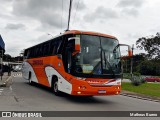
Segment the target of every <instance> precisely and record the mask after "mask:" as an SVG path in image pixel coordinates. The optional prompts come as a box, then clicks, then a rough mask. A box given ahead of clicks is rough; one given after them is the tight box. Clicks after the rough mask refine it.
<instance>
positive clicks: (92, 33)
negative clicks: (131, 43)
mask: <svg viewBox="0 0 160 120" xmlns="http://www.w3.org/2000/svg"><path fill="white" fill-rule="evenodd" d="M64 34H87V35H96V36H102V37H108V38H113V39H117V38H116V37H114V36H111V35H107V34H103V33H98V32H91V31H80V30H69V31H66V32H65V33H64Z"/></svg>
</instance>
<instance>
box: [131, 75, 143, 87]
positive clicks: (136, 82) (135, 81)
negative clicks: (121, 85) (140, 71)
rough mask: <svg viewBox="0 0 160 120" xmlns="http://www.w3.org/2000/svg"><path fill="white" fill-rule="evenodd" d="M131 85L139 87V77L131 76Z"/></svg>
mask: <svg viewBox="0 0 160 120" xmlns="http://www.w3.org/2000/svg"><path fill="white" fill-rule="evenodd" d="M131 83H132V84H133V85H134V86H139V85H140V84H141V77H139V76H132V77H131Z"/></svg>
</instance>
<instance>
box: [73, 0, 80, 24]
mask: <svg viewBox="0 0 160 120" xmlns="http://www.w3.org/2000/svg"><path fill="white" fill-rule="evenodd" d="M79 3H80V0H78V3H77V6H76V10H75V14H74V17H73V24H74V21H75V17H76V13H77V10H78V6H79Z"/></svg>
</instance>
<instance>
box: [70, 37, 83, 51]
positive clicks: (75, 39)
mask: <svg viewBox="0 0 160 120" xmlns="http://www.w3.org/2000/svg"><path fill="white" fill-rule="evenodd" d="M68 41H69V42H73V43H74V51H76V52H80V49H81V46H80V38H79V37H71V38H69V39H68Z"/></svg>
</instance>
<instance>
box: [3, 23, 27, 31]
mask: <svg viewBox="0 0 160 120" xmlns="http://www.w3.org/2000/svg"><path fill="white" fill-rule="evenodd" d="M25 28H26V27H25V25H23V24H12V23H8V24H7V25H6V26H5V29H11V30H18V29H23V30H24V29H25Z"/></svg>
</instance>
